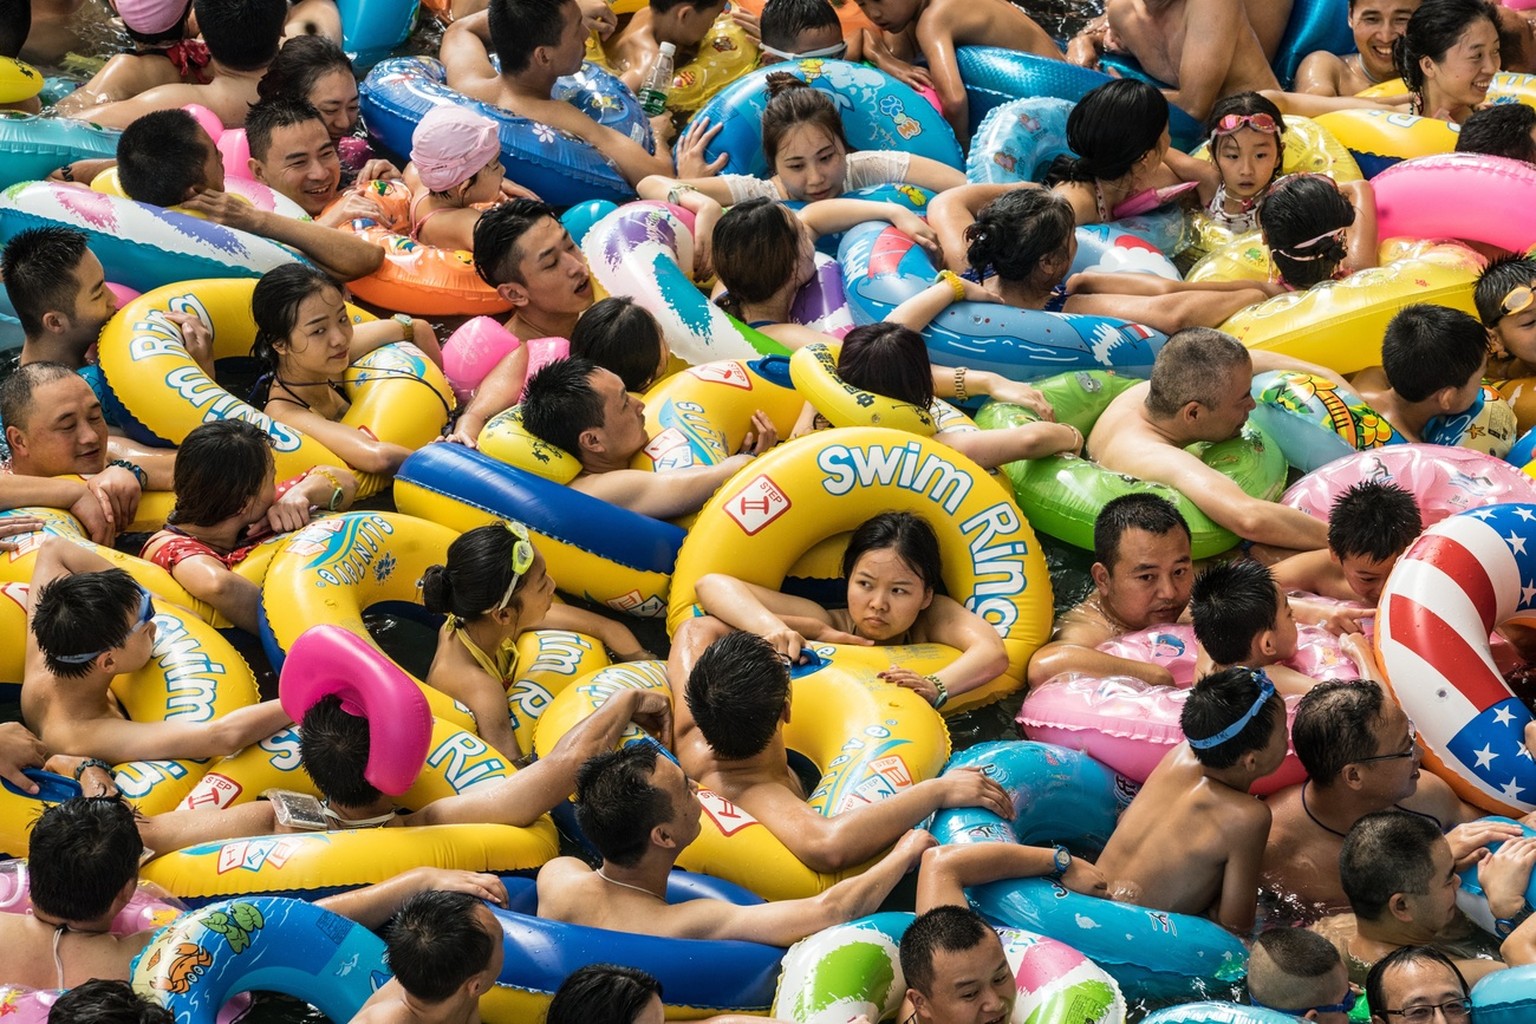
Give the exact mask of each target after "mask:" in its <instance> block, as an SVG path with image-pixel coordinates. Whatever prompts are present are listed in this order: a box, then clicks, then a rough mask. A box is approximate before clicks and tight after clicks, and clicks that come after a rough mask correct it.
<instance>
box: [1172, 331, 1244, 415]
mask: <svg viewBox="0 0 1536 1024" xmlns="http://www.w3.org/2000/svg"><path fill="white" fill-rule="evenodd" d="M1252 369H1253V359H1252V357H1251V356H1249V354H1248V350H1247V349H1246V348H1244V347H1243V343H1242V342H1240V341H1238V340H1237V339H1236V338H1234V337H1232V335H1230V334H1226V333H1223V332H1222V331H1218V330H1216V329H1215V328H1213V327H1186V328H1184V329H1183V330H1182V331H1179V332H1177V333H1175V334H1174V335H1173V336H1172V337H1170V338H1169V339H1168V340H1167V341H1166V342H1164V343H1163V347H1162V348H1161V349H1160V350H1159V351H1158V353H1157V358H1156V359H1154V360H1153V361H1152V380H1151V382H1150V386H1149V387H1148V389H1147V411H1148V412H1149V413H1151V414H1152V415H1153V416H1156V417H1159V418H1166V417H1169V416H1177V415H1178V414H1179V411H1180V410H1182V409H1183V408H1184V407H1185V406H1186V405H1188V404H1189V403H1190V402H1198V403H1200V404H1201V405H1209V404H1210V400H1211V398H1212V392H1213V391H1214V390H1215V387H1216V386H1218V385H1219V384H1220V383H1222V382H1224V381H1225V380H1226V379H1227V376H1228V375H1229V374H1232V373H1238V372H1242V373H1245V374H1247V373H1251V372H1252Z"/></svg>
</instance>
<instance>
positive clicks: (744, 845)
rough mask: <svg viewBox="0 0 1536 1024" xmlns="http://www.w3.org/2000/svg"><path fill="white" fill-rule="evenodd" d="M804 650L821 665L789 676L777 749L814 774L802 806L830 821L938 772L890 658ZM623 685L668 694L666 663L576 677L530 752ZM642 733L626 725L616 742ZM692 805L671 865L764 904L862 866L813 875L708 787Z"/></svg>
mask: <svg viewBox="0 0 1536 1024" xmlns="http://www.w3.org/2000/svg"><path fill="white" fill-rule="evenodd" d="M807 649H808V650H812V651H814V652H815V654H816V655H817V656H818V657H819V658H821V659H822V661H823V663H822V664H820V665H816V666H801V667H797V668H796V669H795V677H794V679H793V682H792V684H791V687H790V719H789V722H788V723H787V724H786V725H785V726H784V742H785V744H786V745H787V746H788V747H789V748H791V749H793V750H796V751H798V752H799V753H801V754H804V755H805V756H806V757H808V758H810V759H811V761H813V762H815V764H816V766H817V767H818V768H820V769H821V770H822V773H823V774H822V776H821V782H820V784H819V785H818V786H817V787H816V789H815V790H814V791H813V792H812V793H811V795H810V797H809V799H808V801H807V802H808V803H809V804H810V806H811V807H812V809H814V810H816V811H817V812H818V813H820V814H823V815H827V816H829V817H830V816H831V815H834V814H837V813H839V812H841V811H843V810H845V809H847V808H848V807H850V806H853V805H856V804H859V803H863V802H866V801H867V800H879V799H881V798H883V797H884V796H888V795H890V794H892V793H893V792H895V791H896V790H898V789H904V788H906V787H908V786H912V785H915V784H916V783H918V782H922V781H923V780H925V779H931V778H933V777H935V776H936V775H938V773H939V771H940V770H941V769H942V768H943V766H944V762H945V761H946V760H948V758H949V731H948V729H946V728H945V726H944V721H943V719H941V718H940V717H939V715H938V714H937V713H935V712H934V710H933V709H932V708H931V707H929V706H928V703H927V702H926V701H925V700H923V698H922V697H920V696H918V695H917V693H916V692H914V691H912V690H906V689H902V688H901V687H899V686H893V685H891V684H890V683H887V682H884V681H882V680H880V679H878V678H877V677H876V673H877V672H880V671H883V670H884V669H886V668H888V667H889V666H890V664H891V658H890V657H889V656H886V657H884V658H882V659H880V661H879V666H878V667H874V666H872V665H869V664H860V663H857V662H854V661H852V660H851V659H850V658H849V655H850V654H852V653H853V652H855V651H862V650H864V648H852V647H833V646H831V645H827V644H811V645H808V647H807ZM879 650H881V651H887V652H888V651H892V650H894V648H889V647H886V648H879ZM941 650H942V648H937V647H931V646H930V647H929V649H928V651H927V652H925V653H916V652H908V653H909V654H911V655H912V656H911V657H910V659H909V660H908V661H906V664H908V665H910V667H911V668H912V669H913V670H914V671H916V672H924V673H926V672H931V671H934V670H936V669H937V668H939V667H940V666H941V665H942V664H943V661H944V659H943V658H942V656H937V655H938V654H939V652H940V651H941ZM626 688H634V689H642V690H655V691H658V692H660V693H666V694H670V690H669V688H668V685H667V671H666V664H665V663H664V662H660V661H640V662H633V663H631V664H627V665H612V666H609V667H608V668H605V669H602V670H600V671H598V672H596V673H594V674H593V675H591V676H588V677H586V678H585V679H582V680H578V681H577V683H576V685H575V686H572V687H571V688H569V689H568V690H566V691H565V692H564V693H563V694H561V695H560V696H559V697H556V698H555V701H554V703H553V704H552V705H551V706H550V709H549V711H548V712H546V713H545V715H544V717H543V719H541V720H540V722H539V728H538V732H537V733H536V735H535V740H534V749H535V750H537V751H538V752H539V753H540V754H546V753H548V752H549V751H550V750H551V749H553V747H554V745H555V744H556V743H557V742H559V740H560V738H561V737H562V736H564V735H565V734H566V733H568V732H569V731H570V730H571V729H572V728H574V727H575V726H576V725H577V723H579V722H581V721H583V720H584V719H586V718H587V717H588V716H590V715H591V714H592V713H593V712H594V711H596V710H597V708H598V707H600V706H601V705H602V703H603V702H604V701H605V700H607V699H608V696H609V695H610V694H612V693H614V692H615V691H617V690H620V689H626ZM641 735H642V733H641V732H640V730H639V728H638V727H637V726H633V725H632V726H630V729H629V731H628V732H626V733H625V735H624V737H623V738H622V739H621V742H628V741H629V740H632V739H638V738H639V737H640V736H641ZM699 799H700V800H701V801H702V802H703V804H704V814H703V815H702V816H701V818H700V819H699V825H700V827H701V831H700V834H699V837H698V838H697V839H695V840H694V841H693V842H692V843H690V844H689V846H688V848H687V849H686V850H684V851H683V854H682V856H681V857H679V858H678V862H677V863H678V867H681V868H685V869H687V870H689V871H702V872H703V873H705V874H708V875H714V876H715V877H717V878H724V879H726V880H727V881H730V882H735V883H736V884H737V885H742V886H745V887H747V888H748V889H751V890H752V891H753V892H755V893H757V894H758V895H759V896H762V897H764V898H766V899H770V900H784V899H798V898H800V897H804V896H813V895H815V894H816V893H819V892H822V891H824V890H826V889H827V888H829V887H830V886H832V885H835V884H836V883H838V882H839V881H841V880H843V879H844V878H849V877H852V876H854V875H857V874H859V873H861V872H862V871H863V870H864V869H865V868H867V867H868V866H869V865H868V864H861V865H858V866H857V867H853V868H849V869H847V870H844V871H839V872H836V873H828V872H816V871H812V870H811V869H810V868H808V867H806V866H805V865H804V864H802V863H800V862H799V861H798V860H796V859H795V857H794V855H793V854H791V853H790V852H789V850H788V849H787V848H785V846H784V844H783V843H781V842H779V840H777V839H775V838H774V837H773V834H772V833H771V832H769V831H768V829H767V827H766V826H764V825H763V824H762V823H761V822H759V821H757V820H756V819H755V818H753V817H752V816H751V815H749V814H747V813H746V812H745V811H743V810H741V808H739V807H737V806H735V805H734V804H731V803H729V802H727V801H725V800H723V799H721V798H720V797H719V796H717V795H716V794H714V793H712V792H710V791H709V790H700V792H699Z"/></svg>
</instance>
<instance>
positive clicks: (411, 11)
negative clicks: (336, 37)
mask: <svg viewBox="0 0 1536 1024" xmlns="http://www.w3.org/2000/svg"><path fill="white" fill-rule="evenodd" d="M336 10H337V12H338V13H339V14H340V15H341V48H342V49H343V50H345V51H346V53H347V56H349V57H351V58H352V64H353V66H354V67H356V68H358V69H359V70H363V69H366V68H370V67H372V66H373V65H375V64H377V63H378V62H379V61H381V60H383V59H384V58H385V57H388V56H389V52H390V51H391V50H393V49H394V48H395V47H397V46H399V45H400V44H401V43H403V42H405V37H406V36H408V35H410V34H411V26H412V25H414V24H415V23H416V10H417V0H336Z"/></svg>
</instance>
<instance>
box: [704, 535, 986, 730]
mask: <svg viewBox="0 0 1536 1024" xmlns="http://www.w3.org/2000/svg"><path fill="white" fill-rule="evenodd" d="M843 578H844V579H845V580H846V581H847V602H848V607H847V609H846V610H844V609H831V610H829V609H826V608H823V607H822V606H821V605H819V604H817V603H816V602H814V601H808V600H806V599H804V598H799V597H791V596H789V595H788V594H781V593H779V592H778V591H776V590H769V589H768V588H767V587H760V586H757V585H756V584H752V583H744V582H742V581H741V580H738V579H736V578H735V577H734V576H726V575H724V574H721V573H708V574H706V575H705V576H703V577H701V578H700V579H699V582H698V600H699V605H700V606H701V607H702V608H703V609H704V611H705V612H706V613H707V614H709V615H713V616H715V618H717V619H719V620H721V621H722V622H724V623H725V624H726V625H727V626H731V627H733V628H736V629H743V630H747V631H748V632H751V633H754V634H756V635H757V636H760V637H762V638H763V639H765V640H767V641H768V643H769V645H770V646H772V648H773V649H774V650H775V651H777V652H778V654H779V655H780V656H781V657H783V658H785V659H787V660H788V661H789V662H790V663H793V662H796V661H798V660H799V659H800V656H801V651H802V649H803V648H804V647H805V646H806V644H807V643H808V642H820V643H845V644H846V643H851V644H860V645H862V646H866V647H868V646H876V647H886V646H893V645H897V644H930V643H931V644H944V645H946V646H948V647H953V648H955V649H956V650H958V651H959V652H960V656H959V657H958V658H956V659H955V660H954V661H953V662H951V663H950V664H948V665H946V666H944V668H942V669H940V670H939V671H938V672H936V673H934V674H932V675H928V676H920V675H917V674H916V673H915V672H912V671H911V670H910V669H905V668H901V667H899V666H896V665H892V666H891V667H890V668H889V669H887V670H886V671H884V672H882V673H881V674H880V677H881V678H882V679H884V680H886V681H887V682H890V683H895V684H896V685H897V686H903V687H906V688H907V689H909V690H915V691H916V692H917V693H919V694H920V695H921V696H922V698H923V699H924V700H926V701H927V702H928V703H930V704H932V705H933V706H934V707H936V708H941V707H943V706H944V704H945V702H946V701H948V700H949V698H950V697H952V696H959V695H960V694H962V693H966V692H967V691H969V690H973V689H975V688H976V687H978V686H981V685H982V684H983V683H986V682H989V681H990V680H992V679H995V678H997V677H998V676H999V675H1001V674H1002V672H1003V671H1004V669H1006V668H1007V664H1008V655H1007V652H1006V651H1004V649H1003V642H1002V640H1001V639H999V637H998V635H997V630H996V629H994V628H993V627H992V626H991V625H990V624H989V623H988V622H987V621H986V620H985V619H983V618H982V617H981V616H979V615H977V614H976V613H975V612H972V611H969V610H967V609H966V608H965V607H964V606H963V605H961V604H959V603H958V602H957V601H955V600H954V599H953V598H949V597H946V596H944V595H943V594H937V593H935V589H936V588H937V587H939V586H941V585H942V582H943V565H942V564H941V563H940V560H939V541H938V537H937V536H936V535H935V534H934V532H933V527H932V526H930V525H928V522H927V521H926V520H925V519H923V518H922V517H921V516H918V515H914V514H912V513H910V512H882V513H881V514H880V515H877V516H875V517H873V518H871V519H867V520H865V521H864V522H863V523H861V524H859V526H858V528H857V529H855V530H854V531H853V534H852V536H851V537H850V538H849V540H848V550H847V551H846V552H845V553H844V554H843Z"/></svg>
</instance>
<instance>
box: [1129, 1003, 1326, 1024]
mask: <svg viewBox="0 0 1536 1024" xmlns="http://www.w3.org/2000/svg"><path fill="white" fill-rule="evenodd" d="M1141 1024H1296V1018H1295V1017H1293V1016H1291V1015H1290V1014H1289V1013H1281V1012H1280V1011H1279V1010H1270V1009H1266V1008H1265V1007H1262V1006H1245V1005H1243V1004H1242V1003H1222V1002H1217V1001H1215V1000H1208V1001H1206V1002H1203V1003H1185V1004H1184V1005H1183V1006H1170V1007H1168V1008H1167V1009H1166V1010H1158V1011H1157V1012H1156V1013H1149V1014H1148V1015H1147V1016H1145V1017H1143V1018H1141Z"/></svg>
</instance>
